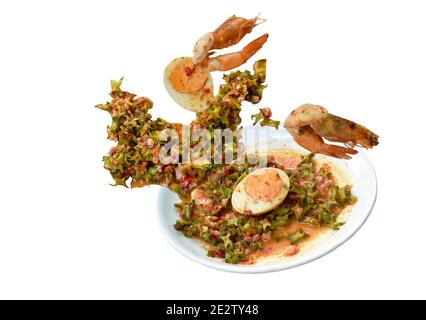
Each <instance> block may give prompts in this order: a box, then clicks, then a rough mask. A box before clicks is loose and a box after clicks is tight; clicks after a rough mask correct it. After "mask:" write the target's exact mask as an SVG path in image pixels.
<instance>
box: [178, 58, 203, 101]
mask: <svg viewBox="0 0 426 320" xmlns="http://www.w3.org/2000/svg"><path fill="white" fill-rule="evenodd" d="M208 78H209V76H208V74H207V73H206V72H203V71H202V70H201V69H200V68H199V67H197V66H196V65H195V64H194V63H193V62H192V59H190V58H187V59H182V60H181V61H179V62H178V63H177V64H176V65H175V66H174V68H173V70H171V72H170V82H171V83H172V86H173V88H174V89H175V90H176V91H178V92H180V93H194V92H197V91H199V90H200V89H202V88H203V87H204V85H205V84H206V82H207V80H208Z"/></svg>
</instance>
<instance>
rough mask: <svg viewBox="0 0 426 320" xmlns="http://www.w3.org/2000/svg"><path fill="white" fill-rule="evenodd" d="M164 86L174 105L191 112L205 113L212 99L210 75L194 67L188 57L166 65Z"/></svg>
mask: <svg viewBox="0 0 426 320" xmlns="http://www.w3.org/2000/svg"><path fill="white" fill-rule="evenodd" d="M164 86H165V87H166V90H167V92H168V93H169V94H170V96H171V97H172V99H173V100H174V101H175V102H176V103H178V104H179V105H180V106H182V107H184V108H185V109H187V110H189V111H193V112H202V111H205V110H206V109H207V108H208V107H209V102H210V101H211V100H212V98H213V80H212V77H211V75H210V73H209V72H206V71H204V70H202V69H201V68H200V67H199V66H197V65H195V64H194V63H193V61H192V58H190V57H181V58H177V59H175V60H173V61H172V62H170V63H169V64H168V65H167V67H166V68H165V69H164Z"/></svg>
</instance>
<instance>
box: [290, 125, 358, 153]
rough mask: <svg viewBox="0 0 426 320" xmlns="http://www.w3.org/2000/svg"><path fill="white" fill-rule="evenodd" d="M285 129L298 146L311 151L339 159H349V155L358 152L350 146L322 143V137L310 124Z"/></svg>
mask: <svg viewBox="0 0 426 320" xmlns="http://www.w3.org/2000/svg"><path fill="white" fill-rule="evenodd" d="M287 130H288V131H289V132H290V134H291V135H292V136H293V138H294V140H295V141H296V142H297V143H298V144H299V145H300V146H302V147H303V148H305V149H307V150H309V151H311V152H313V153H321V154H324V155H327V156H330V157H335V158H339V159H351V157H350V156H349V155H355V154H357V153H358V151H356V150H354V149H352V148H347V147H341V146H336V145H332V144H326V143H324V140H323V139H322V137H321V136H319V135H318V134H317V133H316V132H315V131H314V130H313V129H312V128H311V127H310V126H304V127H300V128H289V127H287Z"/></svg>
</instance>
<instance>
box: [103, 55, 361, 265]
mask: <svg viewBox="0 0 426 320" xmlns="http://www.w3.org/2000/svg"><path fill="white" fill-rule="evenodd" d="M265 77H266V61H265V60H260V61H257V62H256V63H255V64H254V68H253V72H249V71H244V72H241V71H235V72H231V73H229V74H227V75H225V76H224V83H223V84H222V85H221V86H220V88H219V92H218V94H217V95H216V96H215V97H214V99H213V101H210V102H209V106H208V108H207V109H206V110H205V111H202V112H198V113H196V118H195V120H194V121H193V122H192V123H191V124H190V126H189V128H190V130H195V129H196V128H199V127H201V128H206V129H208V130H210V131H213V130H214V129H232V130H235V129H237V128H238V126H239V125H240V123H241V118H240V111H241V105H242V102H244V101H246V102H250V103H252V104H257V103H259V102H260V101H261V98H262V93H263V90H264V88H265V87H266V86H265V85H264V81H265ZM121 84H122V81H121V80H120V81H112V82H111V85H112V90H111V93H110V95H111V97H112V100H111V101H110V102H106V103H104V104H99V105H97V106H96V107H97V108H99V109H101V110H105V111H107V112H109V113H110V115H111V118H112V123H111V125H109V126H108V128H107V131H108V139H110V140H113V141H115V142H116V145H115V146H114V147H113V148H111V150H110V151H109V153H108V154H107V155H105V156H104V157H103V161H104V167H105V168H106V169H107V170H109V172H110V174H111V176H112V178H113V179H114V181H115V185H121V186H126V187H127V186H130V187H132V188H134V187H143V186H146V185H150V184H158V185H162V186H166V187H168V188H169V189H170V190H172V191H174V192H176V193H177V194H178V195H179V197H180V199H181V202H180V203H177V204H176V208H177V211H178V212H179V216H180V218H179V219H178V220H177V221H176V224H175V228H176V230H179V231H180V232H182V233H183V234H184V235H185V236H187V237H190V238H195V239H198V240H199V241H201V242H202V243H203V244H204V246H205V247H206V248H207V254H208V255H209V256H211V257H218V258H223V259H224V260H225V262H228V263H252V262H254V261H255V260H256V258H257V257H258V256H259V255H262V254H267V252H268V250H270V249H271V248H272V247H273V245H274V244H278V243H280V244H283V245H282V247H283V248H285V250H284V252H285V255H293V254H295V253H297V252H298V250H299V247H298V245H299V244H300V243H301V242H303V241H304V240H305V239H308V238H309V237H311V236H312V233H313V231H315V228H320V229H321V228H322V229H325V228H331V229H338V228H339V227H340V226H341V225H342V223H341V222H339V220H338V217H339V214H340V213H341V212H342V210H344V209H345V208H346V207H347V206H349V205H352V204H353V203H355V201H356V199H355V197H353V196H352V194H351V186H349V185H347V186H343V187H340V186H339V185H338V183H337V181H336V178H335V177H334V175H333V172H332V169H331V167H330V166H328V165H326V164H323V165H319V164H318V163H317V162H316V161H315V160H314V154H310V155H308V156H302V155H300V154H298V153H293V154H292V155H291V157H290V158H291V159H290V161H288V160H287V161H284V162H280V161H277V159H276V157H275V155H274V154H269V155H268V164H267V165H268V167H274V168H278V169H280V170H283V171H285V173H286V174H287V175H288V177H289V179H290V189H289V192H288V196H287V198H285V200H284V202H282V203H281V204H280V205H279V206H278V207H276V208H275V209H273V210H272V211H269V212H266V213H264V214H261V215H257V216H250V215H247V214H240V213H238V212H236V211H234V210H233V209H232V205H231V201H230V198H231V196H232V193H233V191H234V189H235V188H236V186H237V184H238V183H239V182H241V180H242V179H244V177H246V176H247V175H248V174H249V173H250V171H251V170H252V169H254V167H255V165H254V164H252V162H251V161H248V160H247V159H246V158H245V159H244V161H242V162H236V161H234V162H232V163H230V164H204V165H203V164H201V165H195V164H182V163H181V161H178V164H173V163H170V164H163V163H162V162H161V161H160V150H161V148H162V147H163V146H164V145H165V144H166V143H167V141H162V140H161V139H160V132H161V131H162V130H164V129H173V130H176V132H178V133H179V134H180V135H182V130H183V125H182V124H179V123H171V122H168V121H166V120H164V119H161V118H157V119H153V117H152V116H151V114H150V113H149V111H150V109H151V108H152V107H153V103H152V101H151V100H149V99H148V98H145V97H137V96H136V95H135V94H132V93H129V92H126V91H123V90H122V89H121ZM271 116H272V113H271V111H270V109H269V108H261V109H260V111H259V113H257V114H254V115H253V116H252V118H253V119H254V120H255V123H259V124H260V125H267V126H271V127H275V128H277V127H278V123H279V122H278V121H276V120H272V119H271ZM212 145H213V144H212ZM191 147H192V145H191ZM221 151H222V152H223V150H221ZM181 157H182V153H181V152H180V153H179V158H181ZM179 160H181V159H179Z"/></svg>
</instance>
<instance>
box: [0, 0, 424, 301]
mask: <svg viewBox="0 0 426 320" xmlns="http://www.w3.org/2000/svg"><path fill="white" fill-rule="evenodd" d="M259 12H261V16H262V17H264V18H267V19H268V21H267V23H265V24H263V25H261V26H259V27H258V28H256V29H255V30H254V31H253V33H251V34H250V35H248V36H247V38H246V39H244V40H243V41H242V44H245V43H247V42H248V41H250V40H252V39H254V38H255V37H257V36H260V35H261V34H263V33H264V32H269V33H270V38H269V40H268V42H267V43H266V45H265V47H264V48H263V49H262V50H261V51H260V52H259V53H258V55H257V56H256V57H258V58H264V57H266V58H268V76H267V83H268V85H269V86H268V88H267V90H266V91H265V95H264V100H263V103H262V104H261V105H262V106H269V107H271V108H272V109H273V111H274V115H275V118H279V119H284V117H285V116H286V115H287V113H288V112H290V110H292V109H293V108H295V107H297V106H298V105H300V104H302V103H305V102H312V103H317V104H321V105H323V106H326V107H327V108H328V109H329V110H330V111H331V112H333V113H336V114H338V115H341V116H344V117H346V118H349V119H352V120H354V121H357V122H359V123H361V124H364V125H365V126H367V127H369V128H371V129H372V130H374V131H375V132H377V133H378V134H379V135H380V145H379V146H378V147H377V148H375V149H374V150H371V151H368V156H369V157H370V158H371V160H372V161H373V163H374V164H375V167H376V170H377V176H378V182H379V194H378V200H377V204H376V207H375V209H374V211H373V214H372V215H371V217H370V219H369V220H368V222H367V223H366V224H365V226H364V227H363V228H362V229H361V230H360V231H359V233H357V234H356V236H355V237H353V238H352V239H351V240H350V241H349V242H348V243H346V244H345V245H343V246H342V247H340V248H339V249H337V250H336V251H334V252H332V253H331V254H329V255H327V256H326V257H324V258H322V259H319V260H317V261H315V262H313V263H310V264H308V265H304V266H301V267H298V268H295V269H292V270H288V271H283V272H279V273H272V274H262V275H240V274H230V273H224V272H220V271H215V270H210V269H208V268H206V267H204V266H201V265H198V264H196V263H193V262H191V261H189V260H187V259H186V258H184V257H182V256H180V255H179V254H178V253H177V252H175V251H174V250H173V249H172V248H171V247H170V246H169V245H168V243H167V242H166V241H165V239H164V238H163V237H162V234H161V233H160V230H159V228H158V225H157V220H156V219H157V217H156V215H157V212H156V205H155V203H156V198H157V193H158V188H157V187H150V188H145V189H134V190H127V189H124V188H113V187H111V186H110V185H109V183H111V182H112V180H111V178H110V176H109V173H108V172H107V171H106V170H104V169H103V167H102V161H101V159H102V156H103V155H104V154H105V153H107V152H108V150H109V148H110V147H111V146H112V142H110V141H107V140H106V131H105V127H106V125H107V124H108V123H109V121H110V118H109V115H108V114H107V113H105V112H102V111H100V110H97V109H95V108H94V105H95V104H97V103H102V102H105V101H107V100H108V98H109V97H108V92H109V80H110V79H118V78H119V77H121V76H125V80H124V86H123V88H124V89H126V90H129V91H132V92H136V93H138V94H140V95H145V96H147V97H149V98H151V99H152V100H153V101H154V102H155V109H154V115H155V116H161V117H164V118H165V119H168V120H170V121H180V122H184V123H189V122H190V121H191V119H192V118H193V114H191V113H190V112H188V111H185V110H184V109H182V108H179V107H178V106H177V105H175V104H174V103H173V102H172V100H171V99H170V98H169V96H168V95H167V93H166V91H165V89H164V87H163V84H162V71H163V68H164V66H165V65H166V64H167V63H168V62H169V61H171V60H172V59H173V58H175V57H179V56H183V55H190V54H191V50H192V46H193V44H194V42H195V41H196V40H197V38H198V37H199V36H201V35H202V34H203V33H205V32H207V31H211V30H213V29H214V28H216V27H217V26H218V25H219V24H220V23H221V22H222V21H224V20H225V19H226V18H228V17H229V16H230V15H232V14H234V13H235V14H237V15H240V16H244V17H253V16H255V15H257V14H258V13H259ZM425 16H426V10H425V5H424V4H423V3H422V1H291V2H290V1H287V2H284V1H265V0H263V1H258V0H257V1H247V0H246V1H217V0H216V1H210V2H208V1H199V0H198V1H170V2H161V1H149V2H148V1H147V2H143V1H116V0H115V1H13V2H12V1H8V2H2V3H1V4H0V93H1V96H0V108H1V109H0V120H1V122H0V139H1V146H0V165H1V166H0V169H1V185H0V298H83V299H84V298H131V299H133V298H153V299H154V298H168V299H177V298H179V299H186V298H225V299H226V298H232V299H246V298H250V299H267V298H269V299H295V298H426V294H425V289H424V288H425V286H426V280H425V270H426V260H425V249H424V245H425V241H424V237H425V234H424V230H425V224H426V210H425V193H424V192H425V191H424V190H425V188H424V186H425V178H426V177H425V174H424V169H423V168H424V162H425V160H424V155H425V152H424V148H425V145H424V137H425V132H424V131H425V130H426V125H425V109H426V94H425V93H426V91H425V85H426V42H425V31H426V19H425ZM242 44H240V45H239V46H238V48H241V46H242ZM234 50H235V48H234ZM225 51H226V52H228V51H229V50H225ZM253 61H254V59H252V60H251V61H249V62H250V63H251V62H253ZM247 67H250V65H249V64H248V65H247ZM215 76H216V80H217V81H216V83H218V82H219V81H218V80H219V78H220V75H219V74H217V75H215ZM253 111H257V107H252V106H250V105H248V106H247V107H246V109H245V111H244V115H245V120H246V122H245V123H246V124H247V123H249V121H248V120H249V119H248V115H249V114H251V113H253Z"/></svg>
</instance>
